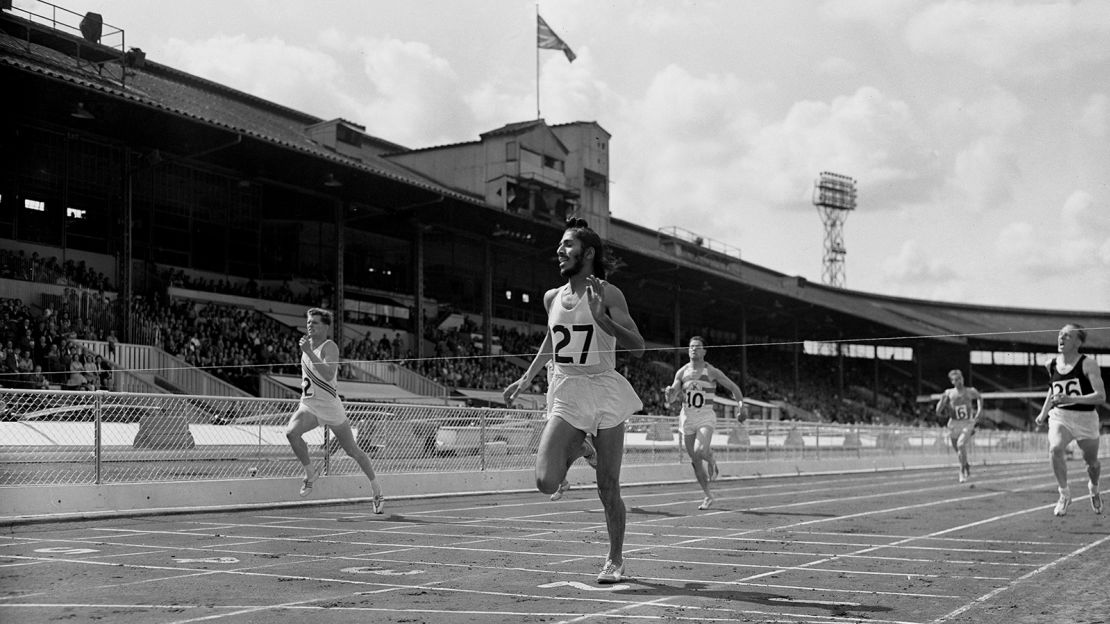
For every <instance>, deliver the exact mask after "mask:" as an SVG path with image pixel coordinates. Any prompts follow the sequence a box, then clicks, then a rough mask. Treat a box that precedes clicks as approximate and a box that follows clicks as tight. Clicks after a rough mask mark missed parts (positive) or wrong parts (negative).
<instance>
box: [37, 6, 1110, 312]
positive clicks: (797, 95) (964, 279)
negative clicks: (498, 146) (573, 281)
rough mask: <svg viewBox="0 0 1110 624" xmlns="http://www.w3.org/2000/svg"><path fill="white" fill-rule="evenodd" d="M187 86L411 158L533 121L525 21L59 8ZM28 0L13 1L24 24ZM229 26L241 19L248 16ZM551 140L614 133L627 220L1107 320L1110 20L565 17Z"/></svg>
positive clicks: (566, 13)
mask: <svg viewBox="0 0 1110 624" xmlns="http://www.w3.org/2000/svg"><path fill="white" fill-rule="evenodd" d="M55 1H56V2H57V3H58V4H60V5H62V6H65V7H66V8H68V9H71V10H73V11H76V12H78V13H84V12H85V11H89V10H95V11H97V12H99V13H101V14H102V15H103V16H104V20H105V22H107V23H109V24H112V25H114V26H118V27H120V28H123V29H124V30H125V31H126V41H127V45H128V46H129V47H130V46H137V47H141V48H142V49H143V50H144V51H146V53H147V55H148V58H150V59H151V60H154V61H157V62H160V63H165V64H168V65H172V66H174V67H177V68H179V69H182V70H184V71H188V72H191V73H194V74H197V75H200V76H203V77H205V78H208V79H211V80H215V81H217V82H220V83H224V84H227V85H229V86H232V87H235V88H238V89H241V90H243V91H246V92H248V93H251V94H254V95H257V96H259V97H263V98H266V99H269V100H273V101H276V102H279V103H281V104H284V105H286V106H290V107H292V108H295V109H298V110H302V111H305V112H307V113H310V114H313V115H316V116H319V117H323V118H333V117H343V118H345V119H350V120H352V121H356V122H358V123H361V124H362V125H364V126H366V128H367V131H368V132H369V133H371V134H374V135H378V136H381V137H383V138H385V139H388V140H390V141H394V142H397V143H400V144H402V145H406V146H408V147H427V146H430V145H437V144H442V143H451V142H459V141H472V140H477V138H478V135H479V133H481V132H484V131H486V130H491V129H493V128H496V127H499V126H501V125H503V124H505V123H509V122H514V121H523V120H528V119H533V118H535V116H536V113H537V96H536V91H537V90H536V80H537V55H536V47H535V43H536V26H535V16H536V4H535V3H534V2H530V1H524V0H391V1H388V2H386V1H384V0H316V1H314V2H303V1H299V2H293V1H286V0H265V1H263V0H235V2H230V3H229V2H224V1H222V0H221V1H216V0H192V1H191V2H175V3H169V2H150V1H149V0H55ZM29 4H30V3H29V2H26V1H23V2H20V1H19V0H17V1H16V5H17V6H27V5H29ZM232 7H233V10H232ZM539 10H540V13H541V14H542V15H543V17H544V18H545V19H546V21H547V22H548V23H549V24H550V25H551V27H552V28H553V29H554V30H555V32H556V33H557V34H558V35H559V36H560V37H562V39H563V40H564V41H566V42H567V44H569V45H570V46H571V47H572V48H573V50H574V52H575V53H576V54H577V56H578V58H577V59H576V60H575V61H574V62H573V63H569V62H568V61H567V59H566V57H565V56H564V55H563V54H562V53H561V52H558V51H550V50H543V51H541V52H540V54H539V76H540V79H539V90H540V97H539V108H540V113H541V115H542V116H543V117H544V118H545V119H546V120H547V121H548V122H549V123H564V122H570V121H578V120H590V121H596V122H598V123H600V124H601V126H602V127H604V128H605V129H606V130H608V131H609V132H610V133H611V134H612V135H613V138H612V147H611V163H610V164H611V174H612V179H613V186H612V195H611V209H612V213H613V215H614V216H615V217H618V218H621V219H625V220H628V221H632V222H635V223H638V224H641V225H644V226H647V227H651V228H658V227H668V226H679V227H682V228H684V229H686V230H690V231H692V232H696V233H699V234H702V235H704V236H705V237H707V238H711V239H714V240H716V241H719V242H720V243H723V244H727V245H729V246H731V247H734V248H738V249H739V250H740V252H741V254H742V256H743V258H744V259H746V260H748V261H751V262H755V263H757V264H760V265H763V266H766V267H768V268H771V269H773V270H776V271H780V272H783V273H786V274H791V275H793V274H797V275H802V276H804V277H806V278H808V279H810V280H811V281H814V282H819V281H821V274H822V255H823V242H824V238H823V237H824V229H823V226H822V223H821V219H820V217H819V215H818V212H817V210H816V209H815V208H814V206H813V204H812V188H813V182H814V179H815V178H816V177H817V175H818V173H819V172H821V171H825V170H828V171H835V172H838V173H842V174H845V175H849V176H851V177H853V178H855V179H856V180H858V185H859V207H858V209H857V210H856V211H855V212H853V213H852V214H851V215H850V216H849V217H848V219H847V222H846V225H845V227H844V234H845V246H846V248H847V256H846V265H845V267H846V268H845V275H846V285H847V286H848V287H849V288H851V289H854V290H862V291H867V292H874V293H882V294H890V295H897V296H906V297H915V298H922V299H937V300H943V301H952V302H967V303H977V304H987V305H999V306H1019V307H1033V308H1055V309H1065V310H1069V309H1070V310H1087V311H1105V310H1108V309H1110V43H1108V42H1110V2H1105V1H1103V0H1073V1H1070V2H1033V1H1023V2H1009V1H1001V0H999V1H989V0H986V1H980V2H971V1H966V0H946V1H936V2H933V1H912V0H842V1H841V0H828V1H823V2H821V1H816V0H814V1H809V0H806V1H802V0H763V1H760V2H755V1H743V0H716V1H714V0H709V1H687V2H682V1H677V0H672V1H664V0H620V1H604V0H543V2H541V4H540V7H539Z"/></svg>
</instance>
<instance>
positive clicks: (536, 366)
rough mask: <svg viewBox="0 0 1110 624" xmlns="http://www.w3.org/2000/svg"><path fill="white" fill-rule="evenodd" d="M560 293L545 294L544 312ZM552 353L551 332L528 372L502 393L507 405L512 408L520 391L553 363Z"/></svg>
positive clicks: (556, 291) (541, 345) (548, 292)
mask: <svg viewBox="0 0 1110 624" xmlns="http://www.w3.org/2000/svg"><path fill="white" fill-rule="evenodd" d="M558 292H559V289H558V288H552V289H551V290H549V291H547V292H546V293H544V295H543V308H544V310H548V311H550V310H551V304H552V302H553V301H554V300H555V295H556V294H557V293H558ZM552 351H553V349H552V345H551V332H546V333H545V334H544V336H543V343H542V344H540V349H539V351H537V352H536V357H534V358H532V363H531V364H529V365H528V370H526V371H524V374H523V375H521V376H520V379H517V380H516V381H514V382H513V383H511V384H509V385H508V387H507V388H505V390H504V391H503V392H502V393H501V396H502V397H503V398H504V399H505V404H506V405H509V406H511V405H512V404H513V401H514V400H515V399H516V396H517V395H518V394H520V391H521V390H523V389H524V388H526V387H527V386H528V384H530V383H532V378H534V377H535V376H536V375H537V374H538V373H539V372H540V369H542V368H543V367H544V365H545V364H547V363H548V362H550V361H551V354H552Z"/></svg>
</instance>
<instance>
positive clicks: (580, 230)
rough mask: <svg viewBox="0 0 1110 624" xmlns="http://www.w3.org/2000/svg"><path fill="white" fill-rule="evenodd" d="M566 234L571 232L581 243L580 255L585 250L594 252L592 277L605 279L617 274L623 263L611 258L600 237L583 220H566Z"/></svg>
mask: <svg viewBox="0 0 1110 624" xmlns="http://www.w3.org/2000/svg"><path fill="white" fill-rule="evenodd" d="M566 231H567V232H572V233H573V234H574V237H575V238H577V239H578V240H579V241H580V242H581V243H582V253H583V254H585V253H586V250H587V249H593V250H594V275H596V276H598V277H599V278H601V279H606V278H607V277H606V276H608V275H612V274H613V273H616V272H617V269H619V268H620V267H622V266H623V263H622V262H621V261H620V260H618V259H617V258H616V257H615V256H613V252H612V251H611V250H610V249H609V246H608V245H606V244H605V242H604V241H602V240H601V236H600V235H599V234H598V233H597V232H595V231H593V229H592V228H590V226H589V224H588V223H586V220H585V219H579V218H578V217H568V218H567V228H566Z"/></svg>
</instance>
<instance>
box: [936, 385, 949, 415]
mask: <svg viewBox="0 0 1110 624" xmlns="http://www.w3.org/2000/svg"><path fill="white" fill-rule="evenodd" d="M947 406H948V390H945V391H944V392H941V393H940V400H939V401H937V409H936V411H937V416H944V408H945V407H947Z"/></svg>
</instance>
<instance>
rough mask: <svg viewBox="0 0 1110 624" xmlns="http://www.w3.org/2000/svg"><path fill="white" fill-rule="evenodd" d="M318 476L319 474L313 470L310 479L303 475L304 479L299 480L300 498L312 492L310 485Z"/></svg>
mask: <svg viewBox="0 0 1110 624" xmlns="http://www.w3.org/2000/svg"><path fill="white" fill-rule="evenodd" d="M319 477H320V475H319V474H317V473H316V472H315V471H313V473H312V478H311V479H309V478H308V477H305V478H304V479H302V480H301V492H300V494H301V497H302V498H304V497H305V496H308V495H309V494H311V493H312V486H313V484H315V483H316V479H318V478H319Z"/></svg>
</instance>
